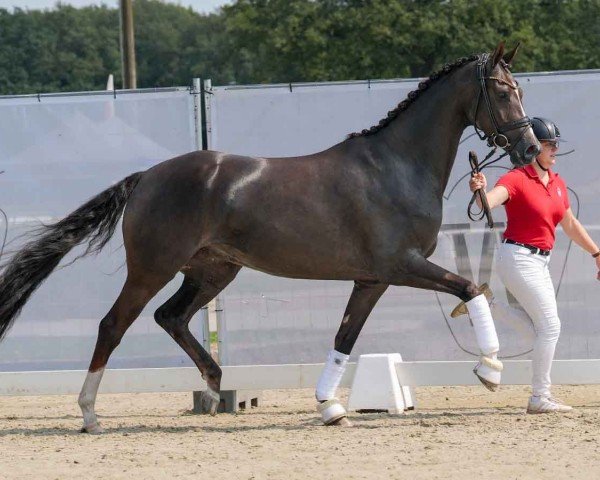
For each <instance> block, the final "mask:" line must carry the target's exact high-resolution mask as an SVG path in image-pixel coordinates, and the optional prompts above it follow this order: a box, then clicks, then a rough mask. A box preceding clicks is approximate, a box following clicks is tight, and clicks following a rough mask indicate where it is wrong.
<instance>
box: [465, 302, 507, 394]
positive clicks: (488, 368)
mask: <svg viewBox="0 0 600 480" xmlns="http://www.w3.org/2000/svg"><path fill="white" fill-rule="evenodd" d="M465 305H466V306H467V309H468V311H469V317H470V318H471V322H472V323H473V330H475V338H476V339H477V345H479V349H480V350H481V354H482V355H481V357H480V359H479V363H478V364H477V365H476V366H475V368H474V370H473V373H475V375H477V378H479V380H480V381H481V383H483V385H484V386H485V387H486V388H487V389H489V390H491V391H492V392H494V391H496V390H497V389H498V386H499V385H500V380H501V376H502V368H503V365H502V362H501V361H500V360H498V358H497V354H498V350H499V349H500V343H499V342H498V335H497V333H496V327H495V326H494V320H493V318H492V313H491V312H490V306H489V305H488V302H487V299H486V298H485V296H484V295H483V294H481V295H478V296H477V297H475V298H473V299H472V300H470V301H468V302H466V303H465Z"/></svg>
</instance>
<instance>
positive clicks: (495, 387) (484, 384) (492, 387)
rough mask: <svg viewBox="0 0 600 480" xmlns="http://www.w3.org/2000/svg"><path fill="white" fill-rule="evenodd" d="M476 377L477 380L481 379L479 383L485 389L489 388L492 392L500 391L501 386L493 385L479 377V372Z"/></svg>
mask: <svg viewBox="0 0 600 480" xmlns="http://www.w3.org/2000/svg"><path fill="white" fill-rule="evenodd" d="M475 375H476V376H477V378H478V379H479V381H480V382H481V383H482V384H483V386H484V387H485V388H487V389H488V390H489V391H490V392H496V391H497V390H498V387H499V385H498V384H496V383H492V382H490V381H488V380H486V379H485V378H483V377H481V376H479V375H477V372H475Z"/></svg>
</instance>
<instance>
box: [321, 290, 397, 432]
mask: <svg viewBox="0 0 600 480" xmlns="http://www.w3.org/2000/svg"><path fill="white" fill-rule="evenodd" d="M387 287H388V286H387V285H386V284H382V283H372V282H354V289H353V290H352V295H351V296H350V300H349V301H348V306H347V307H346V311H345V312H344V318H343V320H342V324H341V325H340V328H339V330H338V333H337V335H336V337H335V348H334V350H331V351H330V352H329V356H328V357H327V362H326V363H325V368H324V369H323V372H322V373H321V376H320V377H319V381H318V383H317V390H316V393H315V396H316V397H317V401H318V402H320V403H319V405H318V407H317V409H318V411H319V412H320V413H321V417H322V418H323V422H324V423H325V424H326V425H340V426H349V425H350V422H349V421H348V420H347V419H346V410H345V409H344V407H343V406H342V405H341V404H340V403H339V402H338V401H337V399H336V398H335V392H336V390H337V388H338V386H339V384H340V381H341V379H342V376H343V374H344V371H345V370H346V363H347V362H348V358H349V356H350V352H351V351H352V347H354V343H355V342H356V339H357V338H358V335H359V333H360V331H361V329H362V327H363V325H364V324H365V321H366V320H367V317H368V316H369V314H370V313H371V310H373V307H374V306H375V304H376V303H377V301H378V300H379V298H380V297H381V295H383V293H384V292H385V290H386V289H387Z"/></svg>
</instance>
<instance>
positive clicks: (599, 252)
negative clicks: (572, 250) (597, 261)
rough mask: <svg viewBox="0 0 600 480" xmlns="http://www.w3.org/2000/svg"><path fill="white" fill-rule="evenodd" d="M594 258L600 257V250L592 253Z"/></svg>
mask: <svg viewBox="0 0 600 480" xmlns="http://www.w3.org/2000/svg"><path fill="white" fill-rule="evenodd" d="M592 257H594V258H598V257H600V250H598V251H597V252H596V253H592Z"/></svg>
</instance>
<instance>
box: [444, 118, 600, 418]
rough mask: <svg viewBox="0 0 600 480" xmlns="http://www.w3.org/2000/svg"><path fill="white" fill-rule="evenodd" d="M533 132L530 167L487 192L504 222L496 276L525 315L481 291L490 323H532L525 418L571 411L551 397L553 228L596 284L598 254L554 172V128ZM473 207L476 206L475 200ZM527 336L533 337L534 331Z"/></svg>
mask: <svg viewBox="0 0 600 480" xmlns="http://www.w3.org/2000/svg"><path fill="white" fill-rule="evenodd" d="M532 127H533V131H534V133H535V135H536V137H537V138H538V140H539V141H540V143H541V146H542V150H541V152H540V154H539V155H538V156H537V158H536V159H535V161H534V162H533V163H532V164H530V165H527V166H525V167H521V168H516V169H514V170H511V171H510V172H508V173H507V174H505V175H504V176H502V177H501V178H500V179H499V180H498V182H497V183H496V186H495V187H494V188H493V189H492V190H490V191H489V192H487V200H488V203H489V206H490V208H494V207H497V206H498V205H504V207H505V209H506V216H507V227H506V231H505V232H504V236H503V240H502V244H501V245H500V247H499V250H498V258H497V264H496V266H497V271H498V275H499V277H500V279H501V280H502V282H503V283H504V285H505V286H506V288H507V289H508V290H509V291H510V293H511V294H512V295H513V296H514V297H515V298H516V299H517V301H518V302H519V304H520V305H521V306H522V307H523V310H524V311H523V310H519V309H515V308H511V307H509V306H507V305H503V304H500V303H499V302H496V301H495V300H494V299H493V296H492V293H491V291H490V290H489V289H488V288H487V285H486V286H482V289H483V291H484V293H485V294H486V297H487V298H488V301H490V307H491V310H492V315H493V316H494V319H496V320H497V321H499V322H502V321H505V322H507V321H508V322H510V323H512V324H513V325H515V324H519V322H521V323H520V324H521V327H522V326H523V320H525V321H526V322H527V323H528V324H529V325H531V324H532V323H533V327H534V330H535V336H534V337H533V338H535V340H534V345H533V357H532V362H533V364H532V366H533V379H532V395H531V397H530V399H529V403H528V405H527V413H549V412H568V411H570V410H572V408H571V407H570V406H568V405H564V404H563V403H562V402H560V401H558V400H557V399H555V398H553V397H552V395H551V393H550V386H551V382H550V369H551V367H552V359H553V357H554V350H555V347H556V343H557V341H558V336H559V334H560V320H559V318H558V313H557V308H556V298H555V294H554V287H553V285H552V279H551V278H550V272H549V270H548V263H549V261H550V256H551V255H550V253H551V250H552V247H553V246H554V240H555V231H556V225H557V224H559V223H560V225H561V226H562V228H563V230H564V232H565V233H566V234H567V235H568V237H569V238H570V239H571V240H573V241H574V242H575V243H576V244H578V245H579V246H580V247H581V248H583V249H584V250H586V251H587V252H589V253H590V254H591V256H592V258H593V259H594V261H595V262H596V267H597V268H598V270H599V272H598V275H597V278H598V280H600V249H599V248H598V246H597V245H596V244H595V243H594V241H593V240H592V239H591V238H590V236H589V235H588V233H587V231H586V230H585V228H584V227H583V226H582V225H581V223H579V221H578V220H577V219H576V218H575V216H574V215H573V212H572V211H571V208H570V206H569V198H568V194H567V187H566V185H565V183H564V181H563V180H562V178H560V177H559V176H558V174H556V173H554V172H553V171H552V166H553V165H554V164H555V163H556V154H557V152H558V147H559V141H560V132H559V130H558V128H557V127H556V125H555V124H554V123H553V122H551V121H550V120H547V119H544V118H533V119H532ZM486 186H487V182H486V178H485V175H484V174H483V173H477V174H475V175H474V176H473V177H471V180H470V181H469V188H470V189H471V191H472V192H475V191H476V190H478V189H480V188H483V189H484V191H485V188H486ZM477 201H478V203H480V201H479V198H478V200H477ZM480 206H481V204H480ZM463 313H467V310H466V308H465V306H464V303H461V304H459V305H458V306H457V307H456V308H455V309H454V311H453V312H452V314H451V315H452V316H453V317H456V316H458V315H461V314H463ZM530 331H531V333H532V334H533V330H530ZM532 336H533V335H532Z"/></svg>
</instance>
